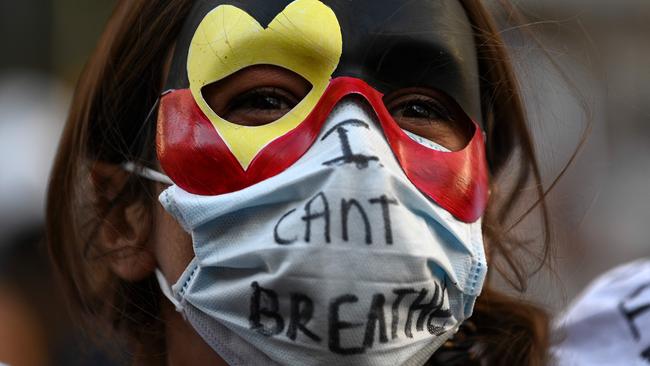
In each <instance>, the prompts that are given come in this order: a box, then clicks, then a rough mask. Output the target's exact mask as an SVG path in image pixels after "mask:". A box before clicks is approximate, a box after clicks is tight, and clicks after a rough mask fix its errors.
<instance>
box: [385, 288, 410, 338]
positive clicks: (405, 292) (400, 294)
mask: <svg viewBox="0 0 650 366" xmlns="http://www.w3.org/2000/svg"><path fill="white" fill-rule="evenodd" d="M393 293H394V294H395V295H397V298H396V299H395V301H393V308H392V309H391V310H392V315H393V321H392V322H391V325H390V337H391V338H392V339H395V338H397V324H398V323H399V305H400V304H401V303H402V300H403V299H404V297H405V296H406V295H410V294H415V293H417V291H415V290H414V289H412V288H402V289H398V290H393Z"/></svg>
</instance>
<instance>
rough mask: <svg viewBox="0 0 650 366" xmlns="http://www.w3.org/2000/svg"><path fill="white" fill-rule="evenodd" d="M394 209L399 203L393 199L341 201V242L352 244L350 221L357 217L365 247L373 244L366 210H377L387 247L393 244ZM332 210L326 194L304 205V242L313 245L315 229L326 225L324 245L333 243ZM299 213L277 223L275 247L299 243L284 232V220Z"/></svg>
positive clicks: (295, 237)
mask: <svg viewBox="0 0 650 366" xmlns="http://www.w3.org/2000/svg"><path fill="white" fill-rule="evenodd" d="M395 205H398V203H397V200H395V199H390V198H388V197H387V196H386V195H382V196H380V197H376V198H371V199H369V200H368V201H367V202H365V201H359V200H357V199H354V198H350V199H345V198H342V199H341V201H340V206H338V213H339V215H340V220H341V221H340V222H341V238H342V239H343V241H346V242H347V241H348V240H349V237H350V234H349V228H348V227H349V221H350V217H352V216H353V214H354V215H356V216H357V217H360V218H361V221H362V222H363V228H364V233H365V234H364V240H365V242H366V244H368V245H370V244H372V242H373V241H372V227H371V221H370V220H369V219H368V212H367V210H369V209H378V210H380V211H381V217H382V222H383V229H384V240H385V243H386V244H388V245H391V244H393V231H392V227H391V215H390V207H391V206H395ZM330 207H331V204H330V201H329V200H328V199H327V196H326V195H325V193H323V192H319V193H318V194H317V195H315V196H314V197H312V198H311V199H310V200H309V201H307V203H305V206H304V207H303V208H302V211H303V215H302V216H301V217H300V219H301V220H302V221H303V222H304V227H305V230H304V236H303V239H304V241H305V242H307V243H309V242H310V241H311V239H312V231H313V227H314V226H315V225H317V224H318V223H320V224H322V225H323V233H324V240H325V242H326V243H330V242H331V240H332V238H331V229H330V224H331V219H332V210H331V209H330ZM364 207H365V208H364ZM296 211H297V210H296V209H295V208H294V209H292V210H290V211H288V212H287V213H285V214H284V215H282V217H280V219H279V220H278V222H277V223H276V224H275V227H274V229H273V238H274V240H275V242H276V244H280V245H290V244H293V243H295V242H297V241H298V238H299V236H298V235H297V234H296V233H288V232H283V230H282V223H283V222H284V220H286V219H287V218H288V217H290V216H292V215H294V214H298V213H297V212H296Z"/></svg>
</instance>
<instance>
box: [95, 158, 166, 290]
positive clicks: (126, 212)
mask: <svg viewBox="0 0 650 366" xmlns="http://www.w3.org/2000/svg"><path fill="white" fill-rule="evenodd" d="M90 175H91V184H92V189H93V194H94V198H95V199H94V200H93V201H94V204H95V209H96V210H97V212H99V214H100V215H103V216H101V221H100V222H99V223H98V225H99V227H98V231H97V245H98V250H99V251H100V253H99V254H100V256H102V257H104V258H106V260H107V261H108V264H109V266H110V268H111V270H112V271H113V273H114V274H115V275H117V276H118V277H120V278H121V279H123V280H125V281H139V280H142V279H144V278H146V277H148V276H150V275H151V274H152V273H153V271H154V270H155V268H156V260H155V256H154V254H153V250H152V249H151V247H152V246H151V245H150V243H149V238H150V235H149V234H150V232H151V229H152V227H151V226H152V223H153V221H152V219H151V218H152V212H151V209H152V208H151V207H148V206H147V205H145V203H144V202H143V201H142V200H140V199H138V195H137V193H136V192H130V191H127V190H128V189H129V188H128V187H126V184H127V182H128V178H129V175H130V173H128V172H126V171H125V170H124V169H122V168H121V166H119V165H116V164H110V163H104V162H95V163H94V164H93V166H92V168H91V171H90Z"/></svg>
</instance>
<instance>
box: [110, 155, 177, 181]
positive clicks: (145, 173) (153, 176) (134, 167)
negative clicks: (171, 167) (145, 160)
mask: <svg viewBox="0 0 650 366" xmlns="http://www.w3.org/2000/svg"><path fill="white" fill-rule="evenodd" d="M122 169H124V170H126V171H127V172H129V173H133V174H135V175H138V176H140V177H142V178H145V179H149V180H151V181H154V182H158V183H162V184H166V185H170V186H171V185H174V182H173V181H172V180H171V179H170V178H169V177H168V176H167V175H165V174H163V173H161V172H159V171H157V170H154V169H151V168H147V167H146V166H142V165H138V164H136V163H134V162H132V161H128V162H126V163H123V164H122Z"/></svg>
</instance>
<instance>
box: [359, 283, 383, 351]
mask: <svg viewBox="0 0 650 366" xmlns="http://www.w3.org/2000/svg"><path fill="white" fill-rule="evenodd" d="M385 302H386V298H385V297H384V295H383V294H375V295H374V296H373V297H372V304H371V305H370V311H368V319H367V321H366V333H365V335H364V337H363V347H364V348H370V347H372V344H373V343H374V341H375V326H376V325H377V324H378V325H379V341H380V342H381V343H386V342H388V337H387V336H386V316H385V315H384V303H385Z"/></svg>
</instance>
